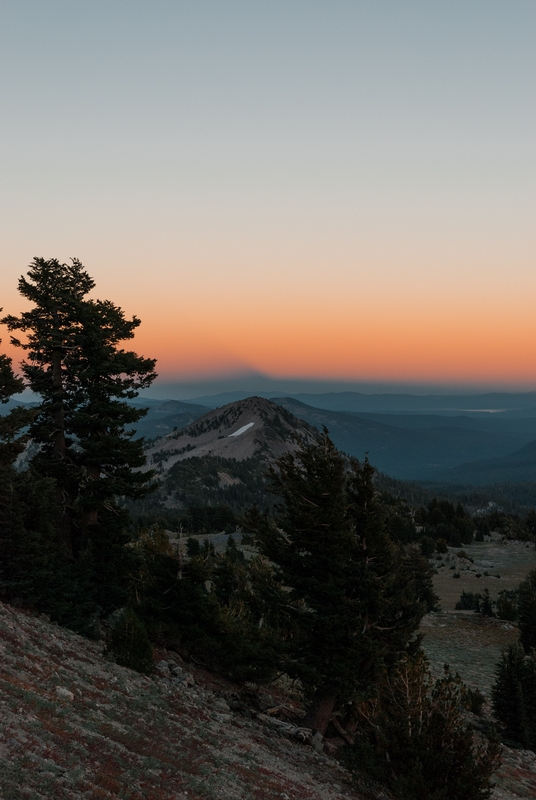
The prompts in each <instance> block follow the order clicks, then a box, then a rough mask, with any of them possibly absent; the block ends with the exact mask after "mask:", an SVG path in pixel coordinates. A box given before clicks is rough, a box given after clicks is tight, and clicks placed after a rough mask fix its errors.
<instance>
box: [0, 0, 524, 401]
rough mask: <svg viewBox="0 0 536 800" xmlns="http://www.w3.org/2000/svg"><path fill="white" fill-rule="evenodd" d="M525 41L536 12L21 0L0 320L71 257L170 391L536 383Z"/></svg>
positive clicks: (8, 88) (8, 130) (11, 62)
mask: <svg viewBox="0 0 536 800" xmlns="http://www.w3.org/2000/svg"><path fill="white" fill-rule="evenodd" d="M535 36H536V2H534V0H501V1H497V0H463V2H462V0H441V2H435V1H434V0H422V1H419V2H414V1H413V0H404V1H403V2H402V1H401V0H367V2H364V1H360V0H348V1H344V0H323V2H317V1H316V0H248V1H247V2H238V1H237V0H218V1H216V0H213V1H212V2H207V1H206V0H188V1H187V2H182V1H181V0H169V1H166V0H150V2H149V0H147V1H145V2H141V1H140V0H91V1H90V2H83V1H82V0H46V2H43V1H42V0H6V2H3V3H2V4H1V5H0V63H1V70H0V84H1V94H0V96H1V120H2V122H1V125H0V141H1V182H0V186H1V188H0V195H1V199H0V202H1V218H2V236H1V240H0V270H1V276H2V292H1V297H0V306H3V308H4V313H17V312H18V311H20V310H21V309H22V307H23V305H22V301H21V299H20V298H19V297H18V295H17V291H16V283H17V279H18V277H19V276H20V275H21V274H22V273H23V272H25V271H26V268H27V265H28V264H29V263H30V261H31V259H32V258H33V256H35V255H38V256H44V257H45V258H51V257H56V258H59V259H60V260H62V261H67V260H68V259H69V257H71V256H76V257H78V258H80V259H81V261H82V262H83V263H84V265H85V266H86V268H87V269H88V271H89V272H90V274H91V275H92V276H93V277H94V278H95V280H96V282H97V290H96V293H95V294H96V296H99V297H101V298H107V299H110V300H113V301H114V302H115V303H117V304H119V305H121V306H122V307H123V308H124V309H125V311H126V312H127V313H128V314H129V315H130V314H133V313H135V314H137V315H138V316H139V317H141V319H142V321H143V324H142V326H141V328H140V331H139V334H138V335H137V337H136V339H135V345H134V346H135V349H136V350H137V351H138V352H140V353H142V354H144V355H146V356H153V357H157V358H158V362H159V365H158V368H159V373H160V375H161V378H160V381H161V383H179V384H181V383H183V384H184V383H188V382H189V381H200V380H205V379H211V378H214V377H216V378H221V379H224V378H225V377H226V376H227V375H233V374H237V373H238V374H248V373H251V374H257V373H260V374H263V375H267V376H273V377H276V378H279V379H281V380H283V379H286V380H289V379H291V378H300V379H320V380H322V381H325V382H329V381H337V382H344V381H349V382H352V381H355V382H365V383H368V384H371V383H375V384H380V383H381V384H387V383H390V384H392V385H395V386H396V385H397V384H400V385H408V384H421V385H424V384H426V385H433V384H438V385H440V386H441V388H444V387H445V386H453V385H455V386H460V385H464V384H467V385H470V386H479V385H480V386H482V387H499V386H504V387H505V388H536V269H535V267H536V263H535V262H536V247H535V245H536V224H535V222H536V220H535V212H536V202H535V200H536V160H535V146H536V145H535V142H536V124H535V123H536V97H535V95H536V47H535V46H534V42H535ZM0 335H1V336H2V338H3V344H2V347H4V348H5V349H6V350H9V347H8V346H7V341H8V338H9V337H8V335H7V333H6V331H5V330H3V331H2V332H0ZM10 352H12V351H10ZM325 385H326V386H327V385H328V383H325Z"/></svg>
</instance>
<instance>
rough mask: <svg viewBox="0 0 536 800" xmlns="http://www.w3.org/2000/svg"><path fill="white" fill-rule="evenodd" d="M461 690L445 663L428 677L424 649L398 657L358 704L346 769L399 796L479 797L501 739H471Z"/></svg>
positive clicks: (485, 791)
mask: <svg viewBox="0 0 536 800" xmlns="http://www.w3.org/2000/svg"><path fill="white" fill-rule="evenodd" d="M466 694H467V690H466V688H465V686H464V685H463V684H462V682H461V680H460V678H459V676H458V675H456V676H454V675H452V674H451V673H450V672H449V671H448V669H446V670H445V675H444V677H443V678H441V679H439V680H437V681H435V682H434V681H433V680H432V678H431V677H430V673H429V672H428V665H427V662H426V659H425V657H424V655H423V654H422V652H421V653H418V654H417V656H416V657H415V658H414V659H413V660H412V659H409V658H407V659H405V660H403V661H402V662H401V663H400V664H399V665H398V666H397V667H396V669H395V670H394V672H393V674H392V675H390V676H387V677H386V678H385V680H384V682H383V684H382V686H381V688H380V690H379V694H378V695H377V696H376V697H374V698H372V699H369V700H367V701H365V702H363V703H361V704H360V705H358V706H357V709H356V710H357V714H358V717H359V728H358V734H357V736H356V739H355V743H354V745H353V746H352V748H351V749H348V751H347V762H348V764H349V766H350V768H351V769H355V770H356V771H358V770H359V771H365V772H367V773H368V774H369V775H370V776H371V777H373V778H374V779H376V780H377V781H379V782H381V783H384V784H386V785H387V786H388V787H389V788H390V789H391V790H392V791H393V792H394V793H395V794H396V797H397V798H399V800H422V798H427V800H483V799H484V798H486V797H488V796H489V779H490V776H491V773H492V771H493V769H495V768H496V766H497V764H498V759H499V751H500V748H499V745H498V743H497V742H496V741H490V740H487V741H486V743H485V744H476V742H475V740H474V737H473V733H472V729H471V728H470V727H468V726H466V725H465V723H464V719H463V706H464V705H465V704H466V703H467V699H466Z"/></svg>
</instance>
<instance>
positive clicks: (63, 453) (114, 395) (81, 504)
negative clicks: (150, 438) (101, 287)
mask: <svg viewBox="0 0 536 800" xmlns="http://www.w3.org/2000/svg"><path fill="white" fill-rule="evenodd" d="M93 288H94V281H93V279H92V278H91V277H90V276H89V275H88V273H87V272H86V271H85V269H84V268H83V265H82V264H81V263H80V262H79V261H78V260H77V259H73V261H72V263H71V264H60V263H59V261H57V260H56V259H50V260H48V261H47V260H45V259H43V258H35V259H34V261H33V263H32V265H31V267H30V270H29V271H28V275H27V278H26V277H24V276H23V277H21V279H20V281H19V291H20V293H21V294H22V296H23V297H25V298H26V299H27V300H29V301H30V302H31V303H32V304H33V307H32V309H31V310H30V311H26V312H23V313H22V314H21V315H20V316H19V317H15V316H12V315H10V316H7V317H4V319H3V320H2V322H4V323H5V324H6V325H7V327H8V329H9V330H10V331H21V332H22V333H24V334H26V341H25V342H23V341H21V340H20V339H18V338H16V337H12V342H13V344H15V345H16V346H18V347H20V348H22V349H23V350H24V351H26V353H27V355H28V359H27V360H26V361H23V362H22V371H23V374H24V376H25V378H26V380H27V382H28V385H29V387H30V388H31V389H32V390H33V391H34V392H36V393H37V394H39V395H40V396H41V398H42V402H41V404H40V406H39V409H38V411H37V414H36V415H35V417H34V419H33V421H32V422H31V425H30V435H31V436H32V438H33V440H34V441H35V442H36V443H38V444H39V445H40V452H39V453H38V454H37V456H36V457H35V458H34V461H33V464H34V467H35V469H36V470H37V471H38V472H40V474H42V475H44V476H47V477H51V478H53V479H54V480H55V481H56V486H57V500H58V503H59V505H60V506H61V519H60V524H59V525H58V541H59V543H60V546H61V547H62V548H63V550H64V553H65V555H66V557H68V558H75V559H79V558H82V557H83V556H84V555H85V552H86V550H87V548H88V547H89V538H90V529H91V526H93V525H96V524H97V522H98V518H99V513H101V512H102V510H103V509H104V508H105V507H106V506H107V505H110V504H113V503H114V497H115V496H117V495H124V496H127V497H138V496H140V495H142V494H143V493H144V491H146V490H147V483H148V481H149V479H150V477H151V476H150V475H148V474H147V473H140V472H135V471H134V469H135V468H136V467H139V466H141V465H142V464H143V463H144V455H143V450H142V447H143V443H142V441H141V440H136V441H133V440H132V435H133V434H132V432H129V431H127V430H126V429H125V426H126V425H130V424H132V423H133V422H135V421H136V420H138V419H139V418H140V417H141V416H143V414H144V413H145V410H144V409H140V408H134V407H133V406H131V405H129V404H128V403H127V402H125V401H126V400H127V399H129V398H132V397H135V396H136V394H137V391H138V390H139V389H140V388H145V387H147V386H149V385H150V384H151V382H152V381H153V380H154V378H155V377H156V375H155V372H154V365H155V362H154V360H153V359H144V358H141V357H139V356H137V355H136V354H135V353H133V352H131V351H125V350H123V349H121V348H120V347H119V343H120V342H122V341H124V340H128V339H131V338H132V337H133V336H134V331H135V329H136V328H137V327H138V325H139V324H140V321H139V320H138V319H137V318H136V317H133V318H132V319H131V320H127V319H125V316H124V314H123V312H122V311H121V309H120V308H118V307H117V306H115V305H114V304H113V303H111V302H110V301H101V300H92V299H87V298H86V295H87V294H88V293H89V292H90V291H91V290H92V289H93Z"/></svg>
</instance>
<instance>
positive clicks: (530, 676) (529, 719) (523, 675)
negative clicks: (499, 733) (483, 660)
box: [492, 644, 536, 750]
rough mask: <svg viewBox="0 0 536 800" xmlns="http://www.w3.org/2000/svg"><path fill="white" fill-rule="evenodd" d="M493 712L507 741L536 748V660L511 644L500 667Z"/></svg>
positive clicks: (532, 655)
mask: <svg viewBox="0 0 536 800" xmlns="http://www.w3.org/2000/svg"><path fill="white" fill-rule="evenodd" d="M492 698H493V710H494V712H495V716H496V717H497V719H498V720H499V721H500V723H501V724H502V726H503V732H504V736H505V738H506V739H507V740H509V741H511V742H514V743H517V744H520V745H522V746H523V747H527V748H530V749H531V750H534V749H536V657H535V652H534V651H531V653H529V654H528V655H527V653H525V651H524V650H523V647H522V646H521V645H519V644H518V645H511V646H510V647H509V648H508V650H507V651H506V652H505V653H503V654H502V657H501V660H500V662H499V664H498V665H497V680H496V682H495V685H494V687H493V690H492Z"/></svg>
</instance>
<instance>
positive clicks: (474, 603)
mask: <svg viewBox="0 0 536 800" xmlns="http://www.w3.org/2000/svg"><path fill="white" fill-rule="evenodd" d="M481 598H482V595H481V594H478V593H475V592H466V591H463V592H462V593H461V595H460V599H459V600H458V602H457V603H456V605H455V609H456V611H480V600H481Z"/></svg>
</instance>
